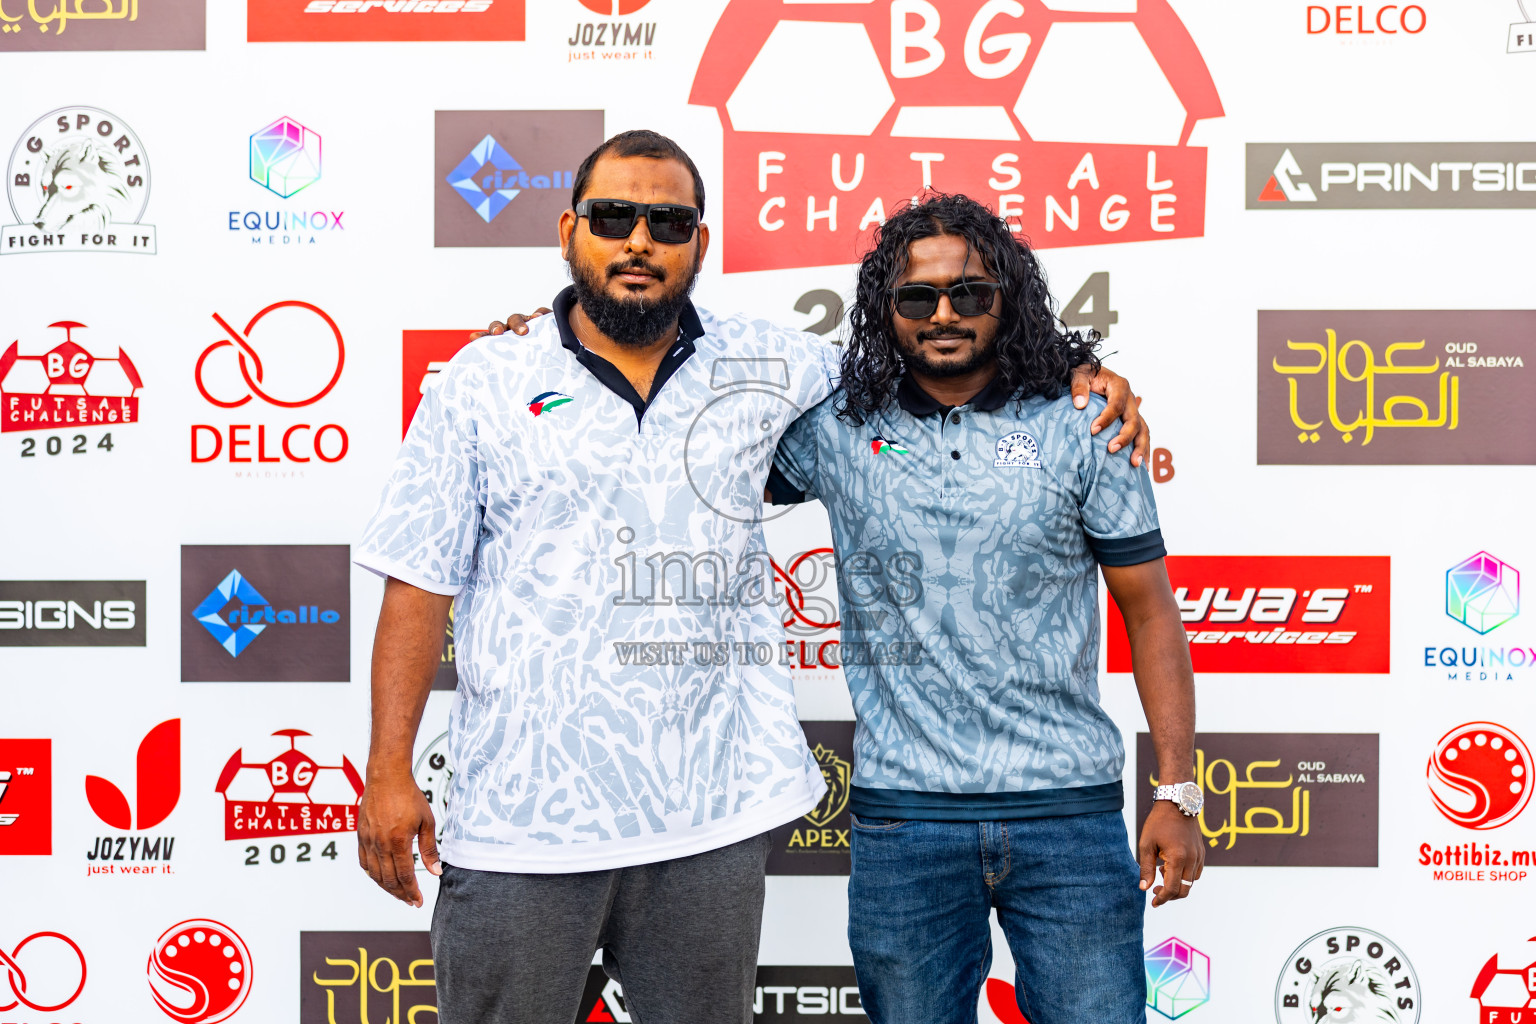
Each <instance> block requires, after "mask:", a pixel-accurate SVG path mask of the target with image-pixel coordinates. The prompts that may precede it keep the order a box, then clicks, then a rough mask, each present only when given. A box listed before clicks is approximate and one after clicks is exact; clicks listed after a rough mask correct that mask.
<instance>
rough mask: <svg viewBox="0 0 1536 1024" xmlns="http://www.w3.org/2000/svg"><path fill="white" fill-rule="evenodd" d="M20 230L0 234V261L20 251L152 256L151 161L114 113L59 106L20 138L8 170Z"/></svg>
mask: <svg viewBox="0 0 1536 1024" xmlns="http://www.w3.org/2000/svg"><path fill="white" fill-rule="evenodd" d="M5 187H6V192H7V194H8V195H9V197H10V203H11V211H12V212H13V213H14V214H15V215H16V219H17V223H15V224H12V225H9V226H7V227H5V228H4V229H3V231H0V256H6V255H14V254H16V253H25V252H136V253H148V254H150V255H153V254H154V252H155V229H154V227H153V226H151V225H149V224H140V223H139V219H140V218H141V217H143V216H144V207H145V206H146V205H148V203H149V156H148V155H147V154H146V153H145V151H144V144H143V143H141V142H140V141H139V137H138V136H137V135H135V134H134V132H133V129H131V128H129V127H128V126H127V125H126V124H124V123H123V121H122V120H121V119H120V118H118V117H117V116H116V115H114V114H109V113H107V112H106V111H105V110H98V109H97V108H95V107H61V108H60V109H58V110H55V111H53V112H51V113H48V114H44V115H43V116H42V117H41V118H39V119H38V120H36V121H34V122H33V123H32V125H31V126H30V127H29V128H27V130H26V131H25V132H23V133H22V136H21V138H20V139H19V140H18V141H17V143H16V148H15V150H13V151H12V153H11V162H10V165H9V166H8V167H7V169H6V176H5Z"/></svg>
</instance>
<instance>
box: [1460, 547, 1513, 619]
mask: <svg viewBox="0 0 1536 1024" xmlns="http://www.w3.org/2000/svg"><path fill="white" fill-rule="evenodd" d="M1445 614H1447V615H1449V616H1450V617H1451V618H1453V619H1455V620H1456V621H1457V622H1459V623H1461V624H1462V625H1463V626H1466V627H1467V628H1468V629H1470V630H1472V631H1473V632H1474V633H1478V634H1487V633H1491V632H1493V631H1494V630H1495V629H1498V628H1499V627H1500V626H1502V625H1504V623H1506V622H1508V621H1509V620H1510V619H1513V618H1514V617H1515V616H1517V615H1519V614H1520V570H1518V569H1516V568H1515V567H1514V566H1512V565H1510V564H1509V563H1508V562H1505V561H1502V560H1501V559H1498V558H1495V557H1494V556H1493V555H1490V554H1489V553H1488V552H1486V551H1479V552H1478V553H1477V554H1475V555H1473V556H1472V557H1471V558H1468V559H1466V560H1465V561H1463V562H1460V563H1458V564H1456V565H1454V566H1452V567H1451V568H1450V569H1449V570H1447V571H1446V574H1445Z"/></svg>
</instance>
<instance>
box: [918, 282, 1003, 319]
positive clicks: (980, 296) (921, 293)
mask: <svg viewBox="0 0 1536 1024" xmlns="http://www.w3.org/2000/svg"><path fill="white" fill-rule="evenodd" d="M1001 287H1002V285H1000V284H998V283H997V282H996V281H961V282H960V283H959V284H952V285H950V286H949V287H948V288H936V287H934V286H933V285H931V284H903V285H898V286H896V287H895V288H892V289H891V294H892V295H893V296H894V297H895V300H896V315H897V316H899V317H902V318H904V319H907V320H926V319H928V318H929V317H931V316H933V313H934V310H936V309H938V308H939V296H940V295H948V296H949V304H950V306H952V307H953V308H954V310H955V314H956V315H957V316H981V315H982V314H983V313H990V312H992V299H993V297H994V296H996V295H997V290H998V289H999V288H1001Z"/></svg>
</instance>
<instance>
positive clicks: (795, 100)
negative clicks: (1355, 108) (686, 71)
mask: <svg viewBox="0 0 1536 1024" xmlns="http://www.w3.org/2000/svg"><path fill="white" fill-rule="evenodd" d="M1093 6H1094V10H1095V13H1093V14H1091V15H1088V16H1086V17H1085V16H1084V15H1082V14H1080V13H1078V12H1077V11H1057V10H1053V9H1052V8H1051V7H1050V6H1048V5H1045V4H1025V3H1022V2H1017V0H989V2H982V0H897V2H893V3H881V4H864V5H854V4H842V5H827V6H825V7H819V8H818V7H805V6H802V5H800V4H795V3H789V2H780V3H775V2H765V0H733V2H732V3H731V4H730V5H729V6H728V7H727V8H726V10H725V13H724V14H723V15H722V16H721V18H720V20H719V22H718V23H717V24H716V26H715V30H714V34H713V35H712V36H711V38H710V41H709V44H708V46H707V47H706V48H705V51H704V55H703V58H702V59H701V60H700V62H699V67H698V71H697V72H696V74H695V76H694V80H693V89H692V92H691V94H690V97H689V102H691V103H694V104H699V105H703V106H711V107H714V108H715V109H716V110H717V111H718V112H719V114H720V120H721V123H722V126H723V128H724V134H725V154H724V165H725V167H724V169H725V203H724V204H723V205H724V210H725V213H724V217H725V223H724V227H725V230H724V231H723V232H722V237H723V238H724V240H725V241H724V245H725V253H724V269H725V270H726V271H727V272H728V273H729V272H737V271H747V270H778V269H785V268H790V267H814V266H827V265H836V264H845V263H852V262H854V261H856V260H857V259H858V258H859V256H860V254H861V251H862V249H863V247H864V246H866V245H867V244H868V241H869V238H870V233H871V231H872V229H873V228H875V227H876V226H878V225H880V224H882V223H883V222H884V221H885V219H886V218H887V217H888V216H890V215H891V214H893V213H894V212H896V210H897V209H898V208H899V207H901V206H902V205H904V204H905V203H906V202H907V201H908V200H909V199H910V197H912V196H913V195H915V194H917V193H918V192H920V191H921V190H923V189H925V188H929V187H932V188H935V189H938V190H940V191H943V192H960V193H964V194H966V195H969V196H973V197H975V198H977V199H979V200H981V201H982V202H985V203H987V204H988V205H990V206H991V207H992V208H993V209H994V210H996V211H997V213H998V214H999V215H1000V216H1002V217H1004V218H1005V219H1007V220H1008V221H1009V222H1010V223H1011V224H1013V225H1014V227H1015V230H1017V231H1020V232H1022V234H1023V235H1025V236H1026V237H1028V238H1029V239H1030V241H1031V243H1032V244H1033V245H1035V246H1036V247H1038V248H1052V247H1058V246H1073V245H1094V244H1101V243H1105V242H1132V241H1151V240H1156V239H1164V238H1188V237H1198V236H1200V235H1203V234H1204V232H1205V179H1206V154H1205V150H1204V149H1203V148H1200V147H1195V146H1191V145H1190V137H1191V134H1192V133H1193V132H1194V130H1195V127H1196V125H1198V124H1199V123H1200V122H1201V121H1203V120H1207V119H1210V118H1215V117H1220V116H1222V113H1223V110H1222V105H1221V100H1220V98H1219V97H1218V96H1217V92H1216V86H1215V83H1214V82H1213V81H1212V79H1211V76H1210V72H1209V71H1208V70H1207V68H1206V65H1205V61H1204V59H1203V58H1202V57H1201V55H1200V50H1199V48H1198V47H1197V46H1196V44H1195V41H1194V40H1193V38H1191V36H1190V34H1189V32H1188V30H1186V29H1185V27H1184V24H1183V23H1182V22H1181V21H1180V20H1179V18H1178V16H1177V15H1176V14H1175V13H1174V12H1173V8H1172V7H1171V6H1170V5H1169V4H1168V2H1167V0H1141V2H1140V3H1137V4H1134V5H1130V4H1113V5H1099V4H1095V5H1093ZM1087 67H1092V68H1093V69H1094V70H1093V76H1094V78H1095V80H1096V81H1095V85H1094V87H1093V88H1091V89H1085V88H1082V76H1083V73H1084V70H1083V69H1084V68H1087ZM829 96H835V97H836V102H828V97H829Z"/></svg>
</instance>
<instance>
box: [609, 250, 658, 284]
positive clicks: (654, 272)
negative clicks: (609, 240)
mask: <svg viewBox="0 0 1536 1024" xmlns="http://www.w3.org/2000/svg"><path fill="white" fill-rule="evenodd" d="M631 270H638V271H641V272H642V273H646V274H650V275H651V276H652V277H654V278H655V279H656V280H657V281H658V282H660V283H662V284H665V283H666V281H667V272H666V271H665V270H662V269H661V268H660V267H658V266H655V265H654V264H651V263H647V262H645V260H643V259H641V258H640V257H638V256H635V257H633V258H632V259H627V260H617V261H615V262H613V263H610V264H608V276H609V277H617V276H618V275H620V274H623V273H627V272H629V271H631Z"/></svg>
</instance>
